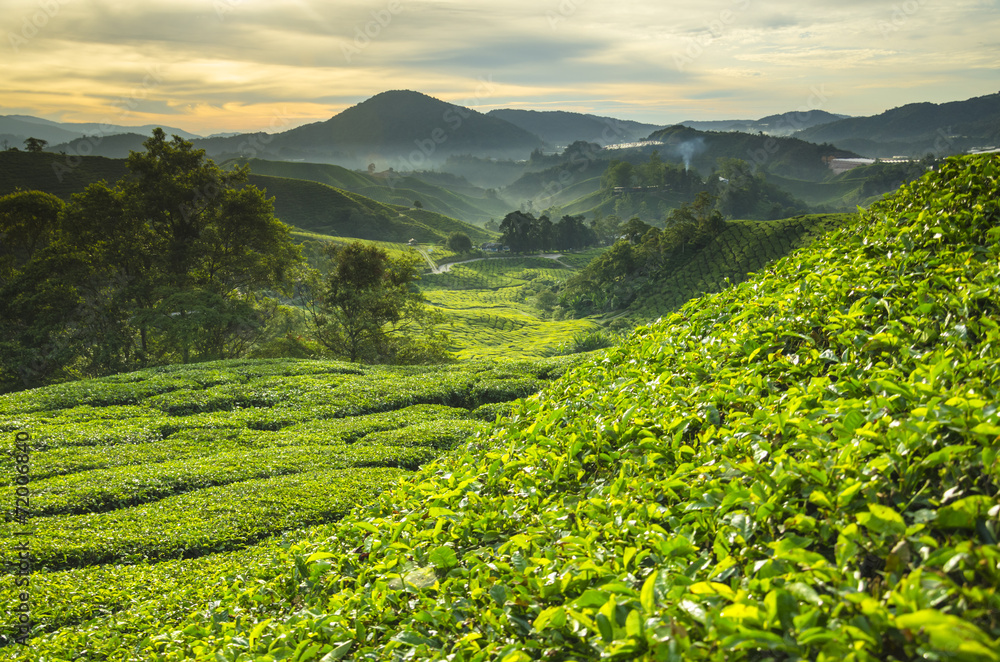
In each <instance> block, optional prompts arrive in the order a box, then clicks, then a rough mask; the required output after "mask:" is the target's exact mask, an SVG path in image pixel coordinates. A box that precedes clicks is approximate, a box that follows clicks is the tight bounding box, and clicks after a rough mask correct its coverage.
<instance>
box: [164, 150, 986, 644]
mask: <svg viewBox="0 0 1000 662" xmlns="http://www.w3.org/2000/svg"><path fill="white" fill-rule="evenodd" d="M998 240H1000V157H997V156H992V157H990V156H982V157H967V158H959V159H953V160H950V161H948V162H947V163H946V164H945V165H943V166H942V167H941V169H940V171H939V172H935V173H932V174H930V175H928V176H927V177H925V178H924V179H923V180H921V181H920V182H918V183H914V184H911V185H908V186H905V187H903V189H902V190H901V191H900V192H899V193H898V194H897V195H896V196H895V197H894V198H892V199H891V200H889V201H887V202H885V203H881V204H878V205H875V206H874V207H873V208H872V209H870V210H869V211H868V212H866V213H864V214H863V215H862V217H861V218H860V219H859V221H858V222H857V223H855V224H853V225H852V226H849V227H847V228H844V229H843V230H841V231H837V232H835V233H834V234H832V235H830V236H828V238H827V239H825V240H822V241H821V242H819V243H818V244H816V245H815V246H813V247H812V248H810V249H807V250H805V251H801V252H799V253H796V254H794V255H793V256H792V257H790V258H786V259H783V260H781V261H779V262H777V263H775V264H774V265H772V266H771V267H770V268H768V269H767V271H766V273H761V274H758V275H756V276H754V277H752V278H750V279H749V280H747V281H746V282H744V283H743V284H741V285H739V286H737V287H735V288H732V289H730V290H726V291H724V292H722V293H721V294H718V295H713V296H710V297H707V298H704V299H701V300H699V301H696V302H693V303H691V304H689V305H686V306H685V307H683V308H682V309H681V310H680V311H679V312H678V313H677V314H675V315H672V316H670V317H669V318H667V319H664V320H662V321H661V322H659V323H657V324H655V325H652V326H649V327H646V328H644V329H641V330H639V332H637V333H636V334H635V335H634V336H633V337H632V338H630V339H629V340H628V341H627V342H625V343H624V344H623V345H622V346H621V347H619V348H616V349H613V350H609V351H607V352H606V353H605V354H604V355H603V356H602V357H600V358H597V359H594V360H593V361H591V362H590V363H589V364H586V365H583V366H581V367H579V368H576V369H574V370H572V371H570V373H569V374H567V375H566V376H565V377H564V378H563V379H561V380H560V381H559V382H557V383H556V384H554V385H553V386H551V387H550V388H549V389H547V391H546V392H545V393H544V394H542V395H540V396H534V397H532V398H529V399H528V400H526V401H524V402H523V404H522V405H520V406H519V407H518V408H517V411H516V413H515V414H514V415H513V416H512V417H511V418H508V419H506V420H505V421H503V422H502V423H501V425H500V426H499V427H497V428H495V429H494V431H493V432H492V435H491V439H489V440H488V443H487V449H486V450H485V452H480V451H471V450H467V451H466V452H459V453H456V454H453V455H449V456H446V457H444V458H442V459H441V460H439V461H438V462H436V463H434V464H433V465H431V466H429V467H425V468H424V469H422V470H421V472H419V474H418V475H416V476H414V477H413V478H412V479H410V480H407V481H405V482H403V483H401V484H400V486H399V487H397V488H396V489H395V490H393V491H391V492H388V493H384V494H383V495H381V496H380V497H379V499H378V500H377V502H376V503H374V504H372V505H370V506H368V507H366V508H362V509H360V510H359V511H356V512H355V513H352V514H351V515H350V516H349V517H347V518H345V519H343V520H341V521H340V522H338V523H337V524H336V525H332V526H330V527H327V528H325V529H323V530H317V531H316V532H315V534H314V535H312V536H311V537H309V538H307V539H305V540H303V542H302V543H300V544H299V545H297V546H293V547H292V548H290V549H289V550H288V561H287V563H288V570H286V572H285V573H283V574H282V575H280V576H278V577H275V578H274V579H271V580H270V581H268V580H263V581H264V583H265V585H267V586H268V587H270V588H271V589H272V590H273V591H274V594H273V596H272V597H271V598H269V599H266V600H265V602H266V604H268V605H270V609H268V610H266V614H267V617H266V618H264V615H263V614H261V615H260V616H258V617H256V618H250V619H247V620H243V621H232V620H224V621H220V620H218V619H215V620H213V619H212V614H213V611H212V609H208V608H200V609H198V608H196V609H195V610H194V611H193V612H192V614H191V616H190V617H189V618H188V620H187V621H185V622H184V623H181V624H179V625H178V626H177V627H176V628H167V629H165V630H164V631H163V632H162V633H161V634H160V635H158V636H155V637H153V638H152V639H151V642H150V646H149V647H148V648H147V650H146V653H147V654H148V655H149V656H151V657H153V658H155V659H160V660H217V659H226V660H276V659H297V660H313V659H315V660H320V659H323V660H333V659H340V658H344V657H347V656H350V657H351V658H352V659H373V660H374V659H378V660H386V659H399V660H408V659H451V660H468V661H472V660H487V659H496V660H504V661H505V662H515V661H521V660H525V661H526V660H531V659H598V658H609V659H631V658H642V659H657V660H681V659H701V660H760V659H812V660H819V661H832V660H873V661H874V660H913V659H934V660H969V661H972V660H977V661H988V660H992V661H995V660H998V659H1000V654H998V652H997V651H1000V616H998V614H1000V594H998V588H1000V548H998V546H997V541H998V535H1000V499H998V496H1000V494H998V493H1000V464H998V462H997V454H998V450H1000V413H998V408H997V404H996V403H997V402H998V400H1000V398H998V396H1000V393H998V387H1000V303H998V302H1000V259H998V258H1000V241H998ZM324 531H325V534H324ZM324 535H326V536H327V537H325V538H324ZM259 596H260V590H259V589H258V588H256V587H244V586H242V585H234V587H233V588H232V590H230V591H229V593H228V595H227V596H226V597H225V598H224V599H223V603H224V604H225V605H226V606H227V608H228V609H230V610H235V609H249V608H251V607H253V606H255V605H259V604H260V603H258V602H255V600H259V599H260V598H259Z"/></svg>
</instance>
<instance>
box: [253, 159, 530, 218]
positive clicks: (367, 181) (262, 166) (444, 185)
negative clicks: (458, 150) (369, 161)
mask: <svg viewBox="0 0 1000 662" xmlns="http://www.w3.org/2000/svg"><path fill="white" fill-rule="evenodd" d="M235 162H237V163H239V164H240V165H244V164H245V165H249V166H250V169H251V170H252V171H253V172H254V173H256V174H259V175H270V176H274V177H287V178H292V179H305V180H310V181H314V182H319V183H321V184H326V185H328V186H333V187H335V188H340V189H343V190H345V191H351V192H353V193H360V194H361V195H364V196H366V197H369V198H371V199H372V200H376V201H378V202H382V203H385V204H392V205H405V206H407V207H409V206H412V205H413V203H414V202H415V201H420V204H421V205H422V206H423V208H424V209H427V210H428V211H433V212H437V213H439V214H443V215H445V216H451V217H452V218H457V219H461V220H463V221H465V222H467V223H472V224H479V225H481V224H483V223H485V222H486V221H488V220H489V219H491V218H502V217H503V216H504V214H506V213H507V212H508V211H510V208H509V205H508V204H507V203H506V202H504V201H502V200H500V199H499V198H498V197H497V196H495V195H493V196H492V197H491V196H490V195H488V194H487V192H486V191H485V190H484V189H481V188H479V187H476V186H473V185H471V184H469V183H468V182H466V181H464V180H462V179H460V178H458V177H445V176H441V174H440V173H431V172H428V173H413V174H410V173H396V172H388V171H386V172H381V173H372V174H369V173H366V172H357V171H354V170H348V169H346V168H343V167H341V166H338V165H333V164H320V163H303V162H292V161H267V160H263V159H239V160H238V161H235ZM428 179H432V180H436V181H438V182H440V184H434V183H431V182H429V181H427V180H428Z"/></svg>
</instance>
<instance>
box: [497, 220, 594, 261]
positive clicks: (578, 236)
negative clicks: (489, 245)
mask: <svg viewBox="0 0 1000 662" xmlns="http://www.w3.org/2000/svg"><path fill="white" fill-rule="evenodd" d="M500 241H501V242H503V243H504V244H505V245H507V246H509V247H510V249H511V250H512V251H514V252H515V253H527V252H533V251H549V250H552V249H558V250H576V249H580V248H587V247H589V246H593V245H594V244H596V243H597V235H596V234H595V233H594V230H593V229H591V228H590V227H588V226H587V225H586V224H585V223H584V222H583V217H582V216H568V215H567V216H563V217H562V218H561V219H560V220H559V222H558V223H555V224H553V223H552V221H550V220H549V217H548V216H541V217H539V218H535V217H534V215H533V214H530V213H526V212H521V211H513V212H511V213H509V214H507V216H505V217H504V219H503V221H502V222H501V223H500Z"/></svg>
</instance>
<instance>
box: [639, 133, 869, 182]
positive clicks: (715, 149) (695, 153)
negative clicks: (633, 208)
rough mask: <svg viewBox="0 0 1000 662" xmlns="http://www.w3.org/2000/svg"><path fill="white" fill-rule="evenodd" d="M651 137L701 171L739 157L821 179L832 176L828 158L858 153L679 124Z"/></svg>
mask: <svg viewBox="0 0 1000 662" xmlns="http://www.w3.org/2000/svg"><path fill="white" fill-rule="evenodd" d="M649 139H650V140H657V141H661V142H663V143H664V146H663V147H661V148H660V149H661V153H662V155H663V157H664V158H670V159H671V160H674V161H677V162H681V163H684V164H686V165H689V166H691V167H693V168H695V169H697V170H699V171H701V172H711V170H712V168H713V167H714V166H715V164H716V162H717V161H718V159H720V158H736V159H742V160H744V161H747V162H748V163H751V164H753V165H754V166H755V167H758V168H763V169H764V170H766V171H768V172H771V173H774V174H777V175H784V176H788V177H795V178H798V179H812V180H816V181H818V180H822V179H824V178H826V177H827V176H829V174H830V168H829V165H828V163H827V162H828V160H829V159H831V158H849V157H853V156H857V154H855V153H853V152H850V151H847V150H844V149H840V148H839V147H834V146H833V145H828V144H823V145H820V144H816V143H812V142H806V141H805V140H802V139H799V138H787V137H780V136H767V135H759V134H757V135H751V134H748V133H739V132H720V131H698V130H696V129H691V128H688V127H685V126H680V125H677V126H672V127H668V128H666V129H663V130H662V131H656V132H654V133H652V134H651V135H650V136H649Z"/></svg>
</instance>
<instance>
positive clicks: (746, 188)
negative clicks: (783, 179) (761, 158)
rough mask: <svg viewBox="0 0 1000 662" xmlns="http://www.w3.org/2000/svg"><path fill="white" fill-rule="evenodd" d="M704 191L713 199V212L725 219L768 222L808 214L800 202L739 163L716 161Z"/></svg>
mask: <svg viewBox="0 0 1000 662" xmlns="http://www.w3.org/2000/svg"><path fill="white" fill-rule="evenodd" d="M708 191H709V193H710V194H712V195H713V196H715V197H716V199H717V202H716V209H717V210H718V211H719V212H720V213H721V214H722V215H723V216H725V217H726V218H741V219H757V220H763V221H772V220H776V219H779V218H788V217H790V216H794V215H796V214H802V213H804V212H807V211H808V207H807V206H806V204H805V203H804V202H802V201H801V200H796V199H795V198H794V197H793V196H792V195H791V194H790V193H787V192H786V191H783V190H782V189H781V188H779V187H778V186H776V185H775V184H773V183H771V182H770V181H768V179H767V178H766V177H765V175H764V171H763V170H758V171H757V172H754V171H753V169H752V168H751V166H750V164H749V163H747V162H746V161H743V160H741V159H720V161H719V169H718V171H717V173H716V175H715V176H713V177H710V178H709V180H708Z"/></svg>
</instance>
